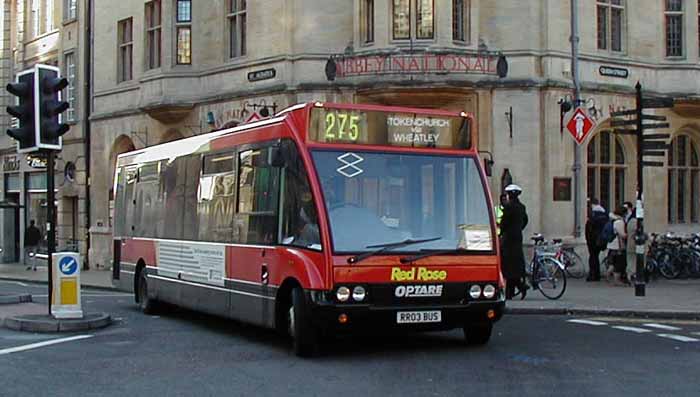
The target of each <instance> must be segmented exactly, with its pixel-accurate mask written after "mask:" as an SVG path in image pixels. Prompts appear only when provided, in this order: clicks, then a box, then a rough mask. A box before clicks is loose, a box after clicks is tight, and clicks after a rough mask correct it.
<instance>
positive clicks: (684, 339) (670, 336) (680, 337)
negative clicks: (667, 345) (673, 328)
mask: <svg viewBox="0 0 700 397" xmlns="http://www.w3.org/2000/svg"><path fill="white" fill-rule="evenodd" d="M657 335H658V336H660V337H662V338H668V339H673V340H677V341H679V342H700V339H695V338H691V337H689V336H683V335H673V334H657Z"/></svg>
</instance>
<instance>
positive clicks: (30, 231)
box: [24, 219, 42, 270]
mask: <svg viewBox="0 0 700 397" xmlns="http://www.w3.org/2000/svg"><path fill="white" fill-rule="evenodd" d="M41 238H42V237H41V230H39V228H38V227H36V226H35V225H34V220H33V219H32V220H31V221H29V227H28V228H27V230H25V231H24V263H25V264H27V257H28V256H30V257H31V263H32V264H31V265H29V266H27V270H30V269H32V268H33V269H34V270H36V252H37V248H39V242H40V241H41Z"/></svg>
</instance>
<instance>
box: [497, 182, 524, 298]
mask: <svg viewBox="0 0 700 397" xmlns="http://www.w3.org/2000/svg"><path fill="white" fill-rule="evenodd" d="M505 191H506V195H507V199H508V203H507V204H506V205H505V206H504V208H503V217H502V218H501V263H502V272H503V276H504V277H505V279H506V299H513V296H514V295H515V287H518V290H519V293H520V294H521V296H520V299H525V295H526V294H527V288H528V286H527V284H526V283H525V281H524V277H525V255H524V253H523V229H525V226H527V222H528V217H527V211H526V209H525V206H524V205H523V204H522V203H521V202H520V199H519V198H518V196H520V194H521V193H522V189H521V188H520V186H518V185H508V186H506V189H505Z"/></svg>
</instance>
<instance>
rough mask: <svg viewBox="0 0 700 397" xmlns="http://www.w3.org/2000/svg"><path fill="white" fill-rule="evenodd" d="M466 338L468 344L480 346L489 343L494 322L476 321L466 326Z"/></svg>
mask: <svg viewBox="0 0 700 397" xmlns="http://www.w3.org/2000/svg"><path fill="white" fill-rule="evenodd" d="M463 329H464V339H465V340H466V342H467V344H468V345H472V346H480V345H485V344H486V343H488V341H489V339H491V332H492V331H493V323H476V324H467V325H465V326H464V328H463Z"/></svg>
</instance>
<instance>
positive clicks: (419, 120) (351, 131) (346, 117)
mask: <svg viewBox="0 0 700 397" xmlns="http://www.w3.org/2000/svg"><path fill="white" fill-rule="evenodd" d="M470 134H471V131H470V128H469V119H468V118H466V117H450V116H436V115H428V114H419V113H399V112H386V111H364V110H362V111H361V110H352V109H334V108H313V109H312V110H311V123H310V126H309V140H311V141H313V142H318V143H342V144H361V145H379V146H402V147H416V148H440V149H460V150H465V149H470V148H471V137H470Z"/></svg>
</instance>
